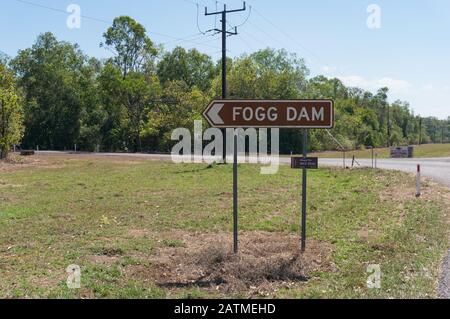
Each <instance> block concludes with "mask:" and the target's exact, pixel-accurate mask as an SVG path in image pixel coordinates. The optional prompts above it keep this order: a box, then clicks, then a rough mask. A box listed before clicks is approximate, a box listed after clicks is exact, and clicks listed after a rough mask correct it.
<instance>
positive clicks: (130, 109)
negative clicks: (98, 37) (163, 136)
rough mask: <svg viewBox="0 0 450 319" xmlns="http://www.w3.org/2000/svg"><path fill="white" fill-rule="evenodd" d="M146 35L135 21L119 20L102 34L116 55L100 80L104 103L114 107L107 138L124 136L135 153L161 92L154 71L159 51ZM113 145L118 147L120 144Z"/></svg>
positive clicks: (111, 111)
mask: <svg viewBox="0 0 450 319" xmlns="http://www.w3.org/2000/svg"><path fill="white" fill-rule="evenodd" d="M145 32H146V31H145V28H144V27H143V26H142V25H141V24H139V23H138V22H136V21H135V20H133V19H132V18H130V17H118V18H116V19H114V22H113V25H112V26H111V27H110V28H108V30H107V31H106V32H105V33H104V35H103V36H104V38H105V43H106V46H107V48H108V49H110V50H111V51H113V52H114V53H115V57H113V58H112V59H111V60H110V61H109V63H108V64H109V66H108V67H107V68H106V70H105V71H106V73H105V74H104V75H103V76H102V79H101V81H102V87H103V88H105V89H106V90H108V96H107V97H106V101H105V102H106V103H111V104H112V109H111V110H109V111H107V112H108V114H109V115H113V116H114V117H115V118H109V119H108V120H107V123H106V125H107V126H108V127H109V129H111V130H113V132H110V133H108V136H109V137H111V135H116V136H117V133H118V134H120V135H122V139H121V141H122V143H123V146H124V147H125V148H126V149H127V150H133V151H135V152H136V151H142V139H141V133H142V132H141V131H142V126H143V123H144V122H146V121H147V120H148V119H147V118H146V114H147V113H148V111H149V109H150V108H151V107H152V106H153V105H154V103H153V102H152V101H154V100H155V99H157V97H158V96H159V91H160V85H159V79H158V77H157V76H156V74H155V73H156V72H154V59H155V58H156V55H157V50H156V49H155V47H154V46H153V42H152V41H151V40H150V38H149V37H147V35H146V34H145ZM118 70H119V72H118ZM119 74H120V78H119ZM106 81H110V83H107V82H106ZM103 96H105V95H103ZM106 103H105V105H107V104H106ZM112 124H115V125H118V126H114V125H113V126H111V125H112ZM110 144H111V145H112V144H116V145H117V141H113V143H110Z"/></svg>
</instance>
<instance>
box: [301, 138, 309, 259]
mask: <svg viewBox="0 0 450 319" xmlns="http://www.w3.org/2000/svg"><path fill="white" fill-rule="evenodd" d="M307 156H308V130H307V129H303V159H304V160H306V157H307ZM307 173H308V169H307V168H306V167H304V168H303V181H302V234H301V235H302V243H301V246H302V247H301V249H302V252H304V251H305V249H306V190H307V188H306V182H307Z"/></svg>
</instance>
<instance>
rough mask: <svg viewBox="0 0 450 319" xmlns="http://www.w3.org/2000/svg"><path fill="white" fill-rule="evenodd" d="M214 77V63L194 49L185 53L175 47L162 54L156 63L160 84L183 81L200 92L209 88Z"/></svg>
mask: <svg viewBox="0 0 450 319" xmlns="http://www.w3.org/2000/svg"><path fill="white" fill-rule="evenodd" d="M214 75H215V68H214V63H213V62H212V60H211V58H210V57H209V56H207V55H206V54H202V53H200V52H198V51H197V50H196V49H191V50H189V51H186V50H185V49H184V48H182V47H176V48H175V49H173V51H172V52H168V53H166V54H164V56H163V58H162V59H161V61H160V62H159V63H158V77H159V79H160V81H161V83H162V84H165V83H167V82H168V81H184V82H185V83H186V84H187V85H188V86H189V88H193V87H194V86H195V87H197V88H199V89H200V90H202V91H206V90H208V89H209V88H210V87H211V81H212V79H213V78H214Z"/></svg>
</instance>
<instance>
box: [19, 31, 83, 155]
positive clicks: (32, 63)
mask: <svg viewBox="0 0 450 319" xmlns="http://www.w3.org/2000/svg"><path fill="white" fill-rule="evenodd" d="M11 64H12V66H13V69H14V70H15V72H16V74H17V75H18V76H19V80H18V83H19V85H20V88H21V89H22V90H23V92H24V96H25V101H24V108H25V127H26V129H25V135H24V140H23V143H24V145H25V147H30V148H31V147H35V146H36V145H39V146H40V147H41V148H42V149H60V150H64V149H72V148H73V146H74V144H75V143H76V141H77V139H78V137H79V133H80V116H81V113H82V109H83V106H84V105H85V101H83V97H86V95H84V94H83V90H84V88H83V87H82V86H81V82H82V79H83V76H84V72H83V68H84V67H85V66H86V57H85V56H84V55H83V54H82V52H81V51H80V50H79V49H78V47H77V45H73V44H70V43H67V42H59V41H58V40H57V39H56V38H55V36H54V35H53V34H51V33H45V34H42V35H40V36H39V37H38V39H37V41H36V43H35V44H34V45H33V46H32V48H30V49H26V50H22V51H20V52H19V54H18V56H17V57H16V58H15V59H13V60H12V62H11Z"/></svg>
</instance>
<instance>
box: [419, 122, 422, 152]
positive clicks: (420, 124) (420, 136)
mask: <svg viewBox="0 0 450 319" xmlns="http://www.w3.org/2000/svg"><path fill="white" fill-rule="evenodd" d="M420 145H422V117H421V116H419V146H420Z"/></svg>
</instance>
